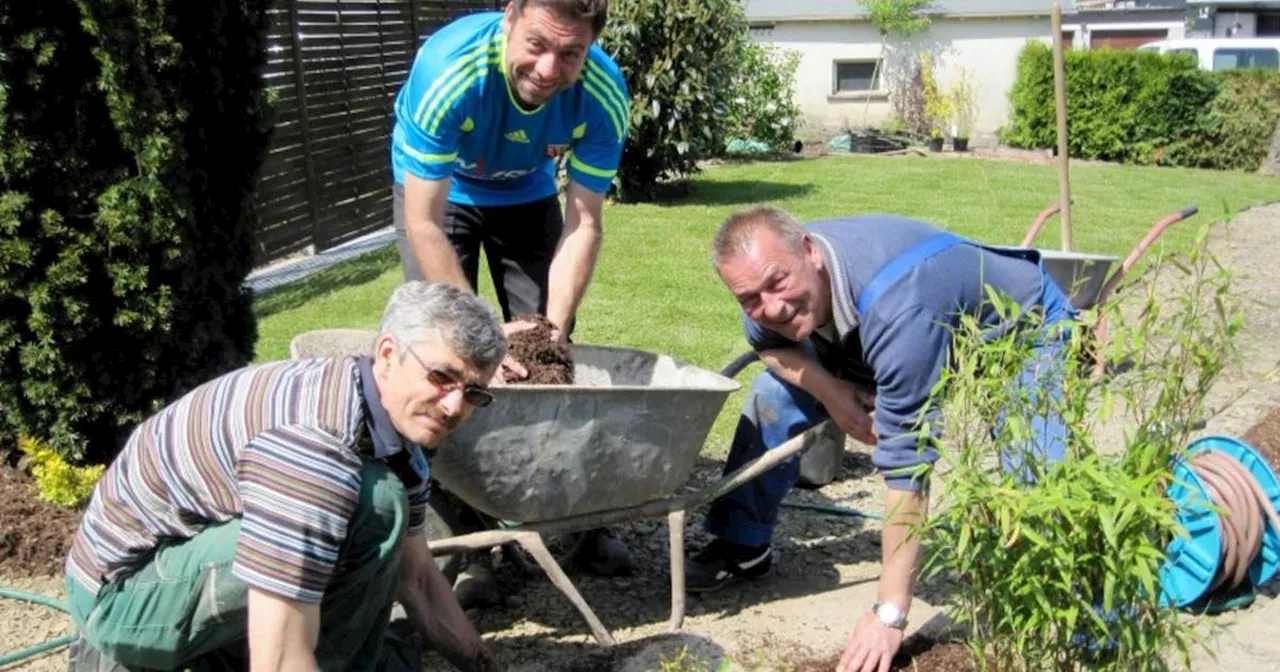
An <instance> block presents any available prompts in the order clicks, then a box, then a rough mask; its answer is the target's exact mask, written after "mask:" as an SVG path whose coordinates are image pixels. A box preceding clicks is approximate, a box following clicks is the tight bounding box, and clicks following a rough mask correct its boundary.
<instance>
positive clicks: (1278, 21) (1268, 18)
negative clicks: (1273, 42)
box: [1257, 12, 1280, 37]
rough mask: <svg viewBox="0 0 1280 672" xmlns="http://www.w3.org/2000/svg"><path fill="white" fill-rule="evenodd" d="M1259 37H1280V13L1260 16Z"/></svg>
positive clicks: (1268, 13)
mask: <svg viewBox="0 0 1280 672" xmlns="http://www.w3.org/2000/svg"><path fill="white" fill-rule="evenodd" d="M1257 36H1258V37H1278V36H1280V12H1274V13H1271V12H1267V13H1261V14H1258V28H1257Z"/></svg>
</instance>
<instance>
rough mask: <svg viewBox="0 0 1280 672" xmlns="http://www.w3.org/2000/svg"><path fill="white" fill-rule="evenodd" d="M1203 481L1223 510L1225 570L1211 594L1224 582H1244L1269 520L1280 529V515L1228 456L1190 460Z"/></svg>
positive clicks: (1209, 453)
mask: <svg viewBox="0 0 1280 672" xmlns="http://www.w3.org/2000/svg"><path fill="white" fill-rule="evenodd" d="M1187 461H1188V462H1189V463H1190V466H1191V470H1192V471H1193V472H1195V474H1196V476H1198V477H1199V478H1200V482H1201V483H1203V484H1204V487H1205V490H1206V491H1207V492H1208V493H1209V498H1210V500H1211V501H1212V502H1213V504H1214V506H1216V507H1218V508H1220V509H1222V511H1223V513H1222V514H1219V519H1220V521H1221V524H1222V567H1221V569H1220V570H1219V571H1218V576H1217V578H1215V579H1214V582H1213V585H1212V586H1210V588H1209V592H1212V591H1214V590H1217V589H1218V587H1219V586H1222V585H1223V584H1224V583H1225V584H1226V585H1227V587H1228V588H1235V587H1237V586H1239V585H1240V584H1242V583H1244V581H1245V579H1246V578H1247V576H1248V573H1249V565H1250V564H1252V563H1253V561H1254V559H1255V558H1257V557H1258V554H1259V553H1260V552H1261V551H1262V535H1263V532H1265V530H1266V524H1267V521H1270V522H1271V525H1272V526H1274V527H1275V529H1277V530H1280V515H1278V514H1277V512H1276V508H1275V506H1274V505H1273V504H1272V503H1271V501H1270V499H1268V498H1267V495H1266V493H1265V492H1263V490H1262V487H1261V486H1260V485H1258V481H1257V480H1256V479H1255V478H1254V477H1253V474H1251V473H1249V470H1248V469H1246V468H1245V466H1244V465H1243V464H1240V462H1239V461H1238V460H1236V459H1235V458H1234V457H1231V456H1230V455H1227V454H1226V453H1223V452H1220V451H1216V450H1206V451H1203V452H1199V453H1196V454H1195V455H1192V456H1190V457H1189V458H1188V460H1187Z"/></svg>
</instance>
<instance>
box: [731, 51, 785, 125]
mask: <svg viewBox="0 0 1280 672" xmlns="http://www.w3.org/2000/svg"><path fill="white" fill-rule="evenodd" d="M798 67H800V54H799V53H797V52H795V51H790V50H785V51H784V50H782V49H779V48H777V47H775V46H773V45H770V44H758V43H756V42H748V43H747V44H746V45H745V48H744V49H743V54H742V60H741V62H740V66H739V68H738V73H737V76H736V77H735V78H734V87H733V90H734V98H733V101H732V104H731V105H730V107H729V131H728V135H729V136H730V137H735V138H743V139H750V140H759V141H760V142H763V143H765V144H767V145H769V146H770V147H771V148H773V149H775V150H783V149H786V148H787V146H788V145H790V144H791V141H792V140H795V137H796V129H798V128H799V127H800V122H801V118H800V106H799V105H797V104H796V101H795V94H796V69H797V68H798Z"/></svg>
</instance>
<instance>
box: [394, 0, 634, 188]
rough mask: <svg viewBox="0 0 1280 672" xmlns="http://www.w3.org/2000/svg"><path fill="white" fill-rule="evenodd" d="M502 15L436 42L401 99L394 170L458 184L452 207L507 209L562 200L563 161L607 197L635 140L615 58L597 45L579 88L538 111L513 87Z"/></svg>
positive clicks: (450, 28)
mask: <svg viewBox="0 0 1280 672" xmlns="http://www.w3.org/2000/svg"><path fill="white" fill-rule="evenodd" d="M506 46H507V40H506V35H505V34H504V33H503V32H502V12H482V13H477V14H471V15H467V16H464V17H462V18H460V19H458V20H456V21H454V22H452V23H450V24H448V25H446V26H444V27H443V28H441V29H440V30H439V31H437V32H436V33H435V34H434V35H432V36H431V37H430V38H429V39H428V40H427V41H426V43H424V44H423V45H422V48H421V49H420V50H419V51H418V55H417V57H416V58H415V59H414V62H413V68H412V69H411V70H410V72H409V77H408V80H407V81H406V82H405V84H404V86H403V87H401V89H400V93H399V94H398V95H397V96H396V105H395V111H396V124H395V130H394V131H393V132H392V138H391V166H392V174H393V176H394V178H395V182H396V184H404V174H405V172H406V171H407V172H409V173H412V174H413V175H415V176H417V177H419V178H422V179H424V180H441V179H444V178H446V177H450V176H452V177H453V184H452V186H451V187H450V190H449V201H450V202H453V203H458V204H462V205H475V206H501V205H518V204H521V203H529V202H531V201H536V200H539V199H543V198H547V197H549V196H554V195H555V194H556V180H555V170H556V164H555V161H554V159H555V157H557V156H559V155H562V154H568V156H569V160H568V171H569V177H570V178H571V179H572V180H573V181H575V182H577V183H579V184H581V185H582V186H584V187H586V188H587V189H590V190H591V191H594V192H596V193H601V194H603V193H605V192H607V191H608V189H609V185H610V183H611V182H612V180H613V176H614V174H615V173H616V172H617V170H618V161H619V160H620V159H621V156H622V147H623V144H624V143H625V141H626V137H627V118H628V114H629V109H628V108H629V100H630V99H629V94H628V91H627V85H626V82H625V81H624V80H623V78H622V72H621V71H620V70H619V69H618V66H617V64H616V63H614V62H613V59H611V58H609V56H608V55H607V54H606V53H605V52H604V50H603V49H601V48H600V46H599V45H598V44H594V43H593V44H592V45H591V47H590V49H589V50H588V52H587V59H586V63H585V64H584V66H583V68H582V74H581V75H580V76H579V77H578V81H577V82H575V83H574V85H573V86H571V87H570V88H568V89H566V90H564V91H561V92H560V93H557V94H556V95H555V96H553V97H552V98H551V99H550V100H548V101H547V102H546V103H545V104H543V105H542V106H541V107H539V108H538V109H536V110H533V111H528V110H524V109H522V108H521V107H520V106H519V105H517V104H516V102H515V99H514V94H513V93H512V92H511V90H510V88H509V87H508V86H507V77H506Z"/></svg>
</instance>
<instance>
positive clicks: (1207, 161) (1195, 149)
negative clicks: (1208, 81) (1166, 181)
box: [1168, 70, 1280, 171]
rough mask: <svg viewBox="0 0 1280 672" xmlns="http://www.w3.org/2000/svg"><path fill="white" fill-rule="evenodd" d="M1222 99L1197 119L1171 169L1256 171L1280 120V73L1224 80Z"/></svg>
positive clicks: (1246, 73)
mask: <svg viewBox="0 0 1280 672" xmlns="http://www.w3.org/2000/svg"><path fill="white" fill-rule="evenodd" d="M1221 77H1222V87H1221V89H1220V90H1219V93H1218V95H1217V96H1216V97H1215V98H1214V99H1213V101H1212V102H1211V103H1209V105H1208V106H1207V107H1206V108H1205V109H1204V110H1202V111H1201V112H1200V114H1199V115H1197V118H1196V119H1195V120H1194V122H1193V124H1194V125H1192V126H1190V128H1192V129H1193V131H1192V132H1191V133H1189V134H1188V138H1187V141H1186V142H1185V143H1182V144H1181V145H1180V146H1178V147H1176V149H1173V150H1171V151H1170V156H1169V161H1168V163H1171V164H1175V165H1179V166H1195V167H1201V168H1218V169H1223V170H1250V171H1252V170H1257V169H1258V167H1259V166H1260V165H1262V162H1263V160H1264V159H1265V158H1266V155H1267V147H1268V145H1269V143H1270V140H1271V134H1272V133H1273V132H1274V131H1275V128H1276V122H1277V121H1278V120H1280V72H1275V71H1266V70H1233V71H1227V72H1224V73H1222V74H1221Z"/></svg>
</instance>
